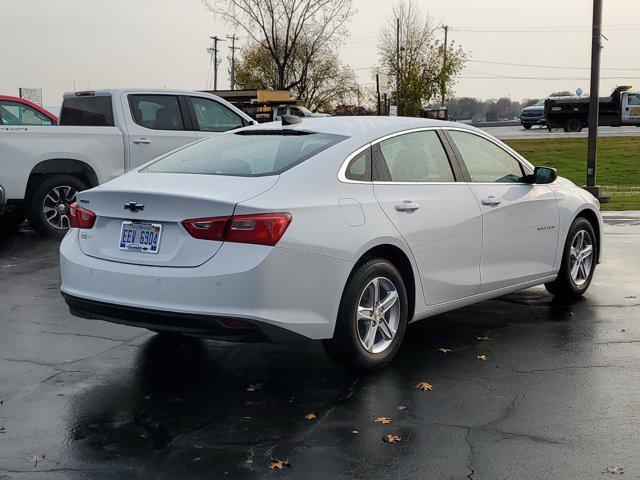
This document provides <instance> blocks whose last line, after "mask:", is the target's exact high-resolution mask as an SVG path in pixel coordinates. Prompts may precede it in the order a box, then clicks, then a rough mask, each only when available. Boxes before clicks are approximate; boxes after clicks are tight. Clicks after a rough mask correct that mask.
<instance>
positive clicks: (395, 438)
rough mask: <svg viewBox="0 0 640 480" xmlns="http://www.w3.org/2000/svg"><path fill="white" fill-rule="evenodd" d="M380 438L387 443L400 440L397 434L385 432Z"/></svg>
mask: <svg viewBox="0 0 640 480" xmlns="http://www.w3.org/2000/svg"><path fill="white" fill-rule="evenodd" d="M382 439H383V440H384V441H385V442H387V443H398V442H400V441H401V440H402V438H400V437H399V436H398V435H392V434H390V433H388V434H386V435H385V436H384V437H382Z"/></svg>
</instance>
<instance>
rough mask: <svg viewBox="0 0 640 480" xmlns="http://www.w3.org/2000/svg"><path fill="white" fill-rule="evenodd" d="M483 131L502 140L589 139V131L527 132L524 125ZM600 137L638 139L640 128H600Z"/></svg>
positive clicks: (543, 128) (489, 128)
mask: <svg viewBox="0 0 640 480" xmlns="http://www.w3.org/2000/svg"><path fill="white" fill-rule="evenodd" d="M482 130H484V131H486V132H487V133H490V134H491V135H493V136H494V137H497V138H499V139H500V140H516V139H523V138H525V139H536V138H587V136H588V134H589V133H588V132H589V130H588V129H586V128H585V129H584V130H582V132H579V133H574V132H566V133H565V132H564V131H562V130H561V129H554V130H553V131H552V132H549V130H547V128H546V127H542V128H541V127H533V128H532V129H531V130H525V129H524V128H522V125H511V126H506V127H482ZM598 136H599V137H638V136H640V128H638V127H629V126H627V127H599V128H598Z"/></svg>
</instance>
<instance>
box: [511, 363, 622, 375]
mask: <svg viewBox="0 0 640 480" xmlns="http://www.w3.org/2000/svg"><path fill="white" fill-rule="evenodd" d="M589 368H629V366H628V365H572V366H567V367H554V368H534V369H533V370H516V369H515V368H513V367H511V371H512V372H513V373H520V374H529V373H544V372H558V371H561V370H582V369H589Z"/></svg>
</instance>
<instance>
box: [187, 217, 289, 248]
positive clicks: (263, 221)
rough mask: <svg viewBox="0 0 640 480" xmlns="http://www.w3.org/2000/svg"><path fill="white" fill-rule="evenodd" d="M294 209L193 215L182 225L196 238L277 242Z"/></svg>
mask: <svg viewBox="0 0 640 480" xmlns="http://www.w3.org/2000/svg"><path fill="white" fill-rule="evenodd" d="M291 218H292V217H291V214H290V213H261V214H257V215H234V216H232V217H211V218H192V219H189V220H184V221H183V222H182V226H183V227H184V228H185V230H186V231H187V232H188V233H189V235H191V236H192V237H194V238H198V239H201V240H218V241H221V242H223V241H224V242H236V243H252V244H257V245H269V246H273V245H275V244H276V243H278V241H279V240H280V239H281V238H282V235H284V232H285V231H286V230H287V227H288V226H289V223H291Z"/></svg>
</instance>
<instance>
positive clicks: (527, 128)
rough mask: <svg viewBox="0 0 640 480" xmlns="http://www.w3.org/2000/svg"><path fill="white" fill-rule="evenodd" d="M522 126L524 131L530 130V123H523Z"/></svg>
mask: <svg viewBox="0 0 640 480" xmlns="http://www.w3.org/2000/svg"><path fill="white" fill-rule="evenodd" d="M522 126H523V127H524V129H525V130H531V126H532V125H531V124H530V123H523V124H522Z"/></svg>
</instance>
